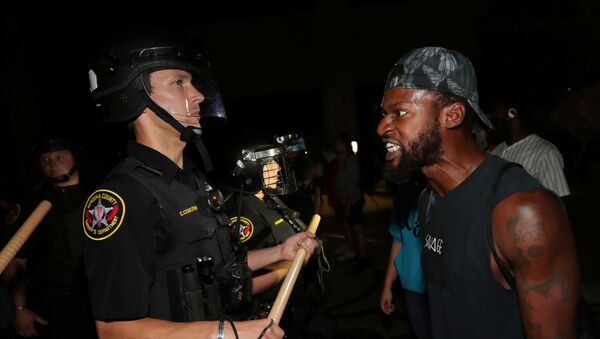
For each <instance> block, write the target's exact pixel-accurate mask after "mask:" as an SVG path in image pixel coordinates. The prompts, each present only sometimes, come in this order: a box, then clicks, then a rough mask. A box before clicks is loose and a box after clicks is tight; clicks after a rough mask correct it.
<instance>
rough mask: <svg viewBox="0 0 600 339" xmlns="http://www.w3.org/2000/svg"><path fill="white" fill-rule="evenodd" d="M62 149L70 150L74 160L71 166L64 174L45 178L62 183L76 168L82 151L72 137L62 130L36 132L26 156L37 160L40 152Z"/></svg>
mask: <svg viewBox="0 0 600 339" xmlns="http://www.w3.org/2000/svg"><path fill="white" fill-rule="evenodd" d="M64 150H68V151H70V152H71V155H72V156H73V159H74V161H75V162H74V163H73V166H72V167H71V168H70V169H69V171H68V172H67V173H65V174H64V175H60V176H58V177H48V178H46V179H47V180H48V181H50V182H52V183H63V182H66V181H67V180H69V178H70V177H71V176H72V175H73V174H74V173H75V171H76V170H77V161H78V159H79V157H80V155H81V154H80V153H82V152H81V147H80V146H79V144H78V143H77V142H75V140H74V139H73V138H72V137H69V136H67V135H66V134H65V133H64V132H62V131H58V130H52V131H46V132H42V133H38V134H36V137H35V139H34V140H33V141H32V142H31V145H30V146H29V150H28V151H29V155H28V157H29V159H30V160H32V161H33V160H35V162H38V161H39V160H40V156H41V155H42V154H45V153H50V152H56V151H64Z"/></svg>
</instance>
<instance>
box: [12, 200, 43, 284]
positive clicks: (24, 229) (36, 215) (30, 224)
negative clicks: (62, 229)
mask: <svg viewBox="0 0 600 339" xmlns="http://www.w3.org/2000/svg"><path fill="white" fill-rule="evenodd" d="M50 208H52V203H50V201H48V200H42V201H40V203H39V204H38V205H37V207H36V208H35V209H34V210H33V212H31V215H30V216H29V217H28V218H27V220H25V222H24V223H23V225H21V227H19V230H17V233H15V235H13V237H12V238H10V241H9V242H8V243H7V244H6V246H4V248H3V249H2V252H0V273H2V272H4V269H5V268H6V266H7V265H8V263H9V262H10V260H11V259H12V258H13V257H14V256H15V255H16V254H17V252H19V250H20V249H21V247H22V246H23V244H24V243H25V242H26V241H27V239H28V238H29V236H30V235H31V233H33V231H34V230H35V228H36V227H37V226H38V225H39V224H40V222H42V219H44V217H45V216H46V214H48V211H50Z"/></svg>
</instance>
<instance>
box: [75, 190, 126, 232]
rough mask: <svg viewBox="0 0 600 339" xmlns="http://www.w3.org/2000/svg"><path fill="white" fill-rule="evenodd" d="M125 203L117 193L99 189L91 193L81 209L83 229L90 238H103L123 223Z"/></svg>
mask: <svg viewBox="0 0 600 339" xmlns="http://www.w3.org/2000/svg"><path fill="white" fill-rule="evenodd" d="M124 217H125V203H124V202H123V198H121V197H120V196H119V195H118V194H117V193H115V192H113V191H109V190H104V189H100V190H97V191H96V192H94V193H92V195H90V197H89V198H88V200H87V201H86V202H85V208H84V210H83V231H84V232H85V235H87V237H88V238H90V239H92V240H104V239H106V238H108V237H110V236H111V235H113V234H114V233H115V232H116V231H117V230H118V229H119V227H120V226H121V224H122V223H123V218H124Z"/></svg>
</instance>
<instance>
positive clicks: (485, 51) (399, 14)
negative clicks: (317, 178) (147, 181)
mask: <svg viewBox="0 0 600 339" xmlns="http://www.w3.org/2000/svg"><path fill="white" fill-rule="evenodd" d="M0 22H1V26H0V27H1V29H0V62H1V65H2V67H1V68H0V74H1V76H0V145H1V150H2V161H1V162H2V166H0V178H1V179H2V180H1V181H0V197H9V198H12V199H17V198H19V197H21V196H22V195H23V194H25V193H26V192H27V190H28V189H30V188H31V187H33V186H34V185H36V184H38V183H39V178H38V177H37V176H36V171H35V167H34V166H33V164H32V163H31V162H30V161H28V157H27V148H28V145H29V143H30V141H31V140H32V138H33V137H34V136H36V135H37V134H38V133H39V132H40V131H44V130H46V129H50V128H53V127H59V126H63V125H65V124H68V125H71V126H73V130H74V134H75V137H76V138H77V139H78V140H79V141H80V142H81V143H82V145H83V147H84V150H85V152H84V154H83V158H82V159H81V160H82V161H81V163H80V167H81V169H82V170H81V174H82V178H83V180H84V181H85V180H86V179H87V180H89V181H88V182H89V183H91V184H92V185H93V184H94V183H95V182H97V181H98V180H100V179H101V178H102V177H103V176H104V175H105V174H106V173H107V171H108V170H109V169H110V168H112V166H113V165H114V164H115V163H116V161H117V160H118V159H119V158H120V157H121V156H122V151H123V149H124V145H125V138H126V133H124V132H123V130H122V129H119V128H116V127H115V126H107V125H104V124H102V123H101V122H100V121H99V119H98V116H97V115H96V114H95V113H94V109H93V105H92V103H91V100H90V98H89V90H88V89H89V85H88V79H87V72H88V68H87V58H88V55H89V54H90V50H92V49H93V48H94V47H97V45H98V41H99V40H101V39H102V38H103V37H104V36H107V35H108V34H109V33H111V32H112V31H115V30H118V29H119V28H121V27H123V26H125V25H127V26H136V25H138V24H139V25H140V27H141V26H147V25H148V24H152V25H156V26H160V27H162V28H166V29H169V30H172V31H173V32H175V33H178V34H180V35H181V36H182V37H183V38H184V39H185V40H187V41H188V42H190V43H192V44H195V45H197V46H198V47H199V48H201V49H202V50H203V51H204V54H205V55H206V56H207V57H208V59H209V60H211V62H212V65H213V69H214V73H215V75H216V80H217V81H218V83H219V85H220V87H221V94H222V96H223V99H224V104H225V108H226V110H227V114H228V117H229V122H228V126H229V127H230V130H241V131H242V132H244V133H248V132H250V131H256V132H262V133H268V134H271V135H272V134H278V133H287V132H297V133H301V134H303V135H304V136H305V139H306V143H307V146H308V151H309V154H311V155H313V156H314V155H319V154H320V153H321V151H322V150H323V149H324V148H325V147H327V145H328V142H329V140H330V139H331V138H332V137H333V136H334V135H336V134H337V133H339V132H342V131H346V132H349V133H351V134H352V135H353V136H354V137H355V138H356V139H357V140H358V142H359V153H358V155H359V159H360V161H361V165H362V167H361V168H362V174H363V179H364V180H365V182H366V183H367V184H372V183H375V182H376V181H377V179H378V178H379V177H380V171H381V168H382V164H383V153H384V148H383V145H382V144H381V141H380V140H379V137H378V136H377V135H376V133H375V128H376V126H377V124H378V122H379V117H380V114H379V104H380V102H381V96H382V88H383V83H384V81H385V78H386V76H387V72H388V71H389V70H390V69H391V67H392V66H393V65H394V63H395V62H396V61H397V59H398V58H399V57H400V56H401V55H403V54H404V53H406V52H408V51H409V50H410V49H413V48H417V47H422V46H426V45H437V46H444V47H447V48H450V49H455V50H459V51H461V52H462V53H463V54H465V55H466V56H467V57H469V58H470V59H471V60H472V62H473V64H474V66H475V69H476V72H477V75H478V81H479V94H480V97H481V106H482V107H483V109H484V110H489V98H490V96H491V94H492V93H493V92H494V91H495V90H496V88H498V87H509V88H512V89H513V90H514V91H516V92H518V93H521V94H522V98H523V99H524V100H526V101H528V102H529V103H530V104H533V106H535V107H536V109H535V110H532V112H531V113H532V115H533V121H534V122H535V123H536V132H537V133H538V134H540V135H541V136H543V137H545V138H546V139H549V140H551V141H552V142H554V143H555V144H556V145H557V146H558V147H559V150H560V151H561V153H562V155H563V158H564V160H565V173H566V175H567V179H568V181H569V184H570V187H571V191H572V195H571V196H570V197H568V198H566V199H565V203H566V206H567V210H568V213H569V217H570V219H571V221H572V224H573V229H574V233H575V237H576V242H577V247H578V252H579V258H580V265H581V267H582V273H583V274H582V277H583V284H584V286H585V290H586V291H588V292H589V291H595V294H593V296H594V298H593V299H589V300H588V301H591V302H592V306H593V307H594V310H593V312H594V314H595V318H596V320H597V321H599V322H600V256H598V254H597V251H596V248H597V247H598V244H597V239H598V238H599V237H600V227H598V226H600V225H599V224H598V221H597V215H596V213H595V212H596V210H597V209H598V206H600V195H599V194H598V189H599V188H600V81H599V80H598V79H599V77H600V1H598V0H532V1H527V0H480V1H447V0H312V1H310V0H305V1H300V0H287V1H286V0H284V1H281V0H279V1H277V0H266V1H261V0H255V1H245V2H238V1H229V0H219V1H210V2H208V1H164V2H160V3H153V2H150V1H135V2H128V1H115V0H109V1H102V0H100V1H93V2H86V3H85V4H84V3H81V2H77V3H76V4H74V3H72V2H67V1H57V0H53V1H45V2H42V3H37V4H33V3H30V2H24V1H21V2H13V3H12V4H11V5H10V9H9V8H8V6H6V5H5V6H4V8H3V10H2V12H1V13H0ZM205 127H207V126H205ZM242 132H239V133H242ZM205 134H206V135H207V136H208V137H211V136H214V135H217V136H218V137H220V138H223V137H229V135H227V134H226V133H224V132H223V130H221V129H210V128H208V127H207V128H205ZM211 152H212V154H213V156H215V155H218V154H219V149H218V147H217V148H214V147H213V149H211ZM380 183H381V182H380ZM382 186H383V185H382ZM366 197H367V206H366V207H365V223H364V225H365V232H366V236H367V237H368V238H369V244H368V245H369V246H370V248H369V251H370V257H371V259H372V261H373V263H374V264H375V265H376V266H379V267H378V268H377V269H378V270H376V271H372V270H366V271H364V272H363V273H362V276H358V275H356V274H357V273H356V272H355V271H347V270H345V269H346V268H347V267H345V266H343V264H342V265H338V266H336V267H335V270H337V272H335V270H334V272H331V273H329V278H326V280H328V281H330V282H331V286H334V288H331V289H329V290H328V293H329V295H328V298H326V300H325V302H326V303H329V304H328V305H329V306H328V307H329V309H330V310H334V311H337V312H338V314H337V320H338V321H340V324H342V325H344V324H346V325H345V326H346V327H347V329H348V332H347V334H344V335H340V336H339V337H343V338H355V337H356V338H365V337H368V338H379V337H377V336H373V335H372V334H371V335H366V334H364V333H362V332H360V331H357V330H356V328H357V326H363V327H371V330H372V329H381V330H382V331H383V332H387V334H386V335H388V336H386V338H387V337H390V336H389V334H390V333H392V332H391V331H390V328H392V327H394V326H396V327H397V326H398V324H400V323H403V324H404V325H406V324H407V322H406V321H404V322H398V321H396V320H398V319H399V318H402V317H404V320H406V314H404V315H402V313H401V314H400V315H399V316H397V317H396V318H394V319H392V318H383V317H382V316H381V311H380V310H379V308H378V301H379V294H378V293H379V290H378V288H379V286H380V284H381V281H383V273H382V272H385V269H386V268H385V265H386V263H387V258H388V250H389V244H390V241H391V240H390V237H389V234H388V232H387V222H388V217H389V209H390V208H391V195H390V194H389V192H383V193H382V192H381V190H380V191H379V193H378V192H375V193H374V192H372V191H369V190H368V191H367V194H366ZM322 212H323V213H322V214H323V215H324V222H322V224H324V225H323V226H321V227H320V230H319V232H320V235H319V236H320V237H321V238H322V239H325V240H326V241H327V240H329V241H330V242H329V243H330V244H335V241H337V242H341V241H342V239H343V235H341V234H337V233H339V232H340V230H339V229H337V228H336V226H335V223H334V221H333V218H332V217H331V213H330V214H329V215H328V214H327V212H326V211H322ZM327 217H329V219H327ZM327 232H329V234H328V233H327ZM336 232H337V233H336ZM327 234H328V235H327ZM328 236H329V237H328ZM353 274H354V275H353ZM361 279H362V280H361ZM348 281H352V282H353V283H351V284H348ZM328 283H329V282H328ZM362 289H364V290H366V292H364V293H363V292H361V290H362ZM361 293H363V294H361ZM332 295H333V296H332ZM348 298H350V300H348ZM340 300H341V302H340V303H339V304H337V302H338V301H340ZM356 301H360V302H362V303H363V306H364V308H357V307H355V306H356V303H355V302H356ZM340 305H342V306H344V307H342V306H340ZM353 307H354V308H357V309H353ZM340 314H341V315H340ZM361 316H362V317H361ZM344 317H345V320H344V319H343V318H344ZM369 317H371V318H369ZM365 319H371V320H369V321H365ZM373 319H375V321H373ZM390 319H392V320H390ZM344 321H345V322H344ZM392 325H394V326H392ZM342 327H344V326H342ZM404 332H406V330H404ZM392 338H398V337H393V336H392Z"/></svg>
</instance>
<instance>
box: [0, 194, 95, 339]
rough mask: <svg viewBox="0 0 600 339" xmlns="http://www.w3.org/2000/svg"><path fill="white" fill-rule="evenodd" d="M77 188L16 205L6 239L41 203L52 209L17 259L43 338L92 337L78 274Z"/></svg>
mask: <svg viewBox="0 0 600 339" xmlns="http://www.w3.org/2000/svg"><path fill="white" fill-rule="evenodd" d="M85 197H86V192H84V189H83V188H82V187H81V185H79V184H77V185H71V186H66V187H53V186H50V185H46V186H42V187H41V188H40V189H38V190H36V191H35V192H34V193H33V194H32V195H30V196H29V197H28V198H26V199H25V200H24V201H23V202H22V203H21V204H20V207H21V208H20V213H19V215H18V216H17V219H16V220H15V221H14V222H13V223H12V225H9V230H8V232H9V233H8V234H6V239H8V238H9V236H12V234H13V233H14V232H16V230H17V229H18V227H20V226H21V225H22V223H23V222H24V221H25V220H26V218H27V217H29V215H30V214H31V212H32V211H33V209H34V208H35V207H36V206H37V205H38V204H39V202H40V201H41V200H49V201H51V202H52V208H51V209H50V211H49V212H48V214H47V215H46V216H45V218H44V219H43V220H42V222H41V223H40V224H39V225H38V227H37V228H36V229H35V231H34V232H33V233H32V234H31V236H30V237H29V238H28V240H27V242H26V243H25V244H24V245H23V247H22V248H21V250H20V252H19V253H17V255H16V257H17V258H22V259H27V278H28V280H27V307H29V308H30V309H32V310H33V311H34V312H36V313H37V314H39V315H40V316H41V317H42V318H44V319H45V320H47V321H48V325H36V328H37V329H38V332H39V333H40V335H41V337H42V338H67V337H77V338H95V337H96V335H95V327H94V322H93V318H92V313H91V308H90V305H89V300H88V297H87V289H86V284H85V274H84V272H83V265H82V255H83V245H84V240H83V235H82V234H81V228H80V227H81V226H80V222H79V220H80V214H79V213H80V211H81V204H82V203H83V201H85Z"/></svg>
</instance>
